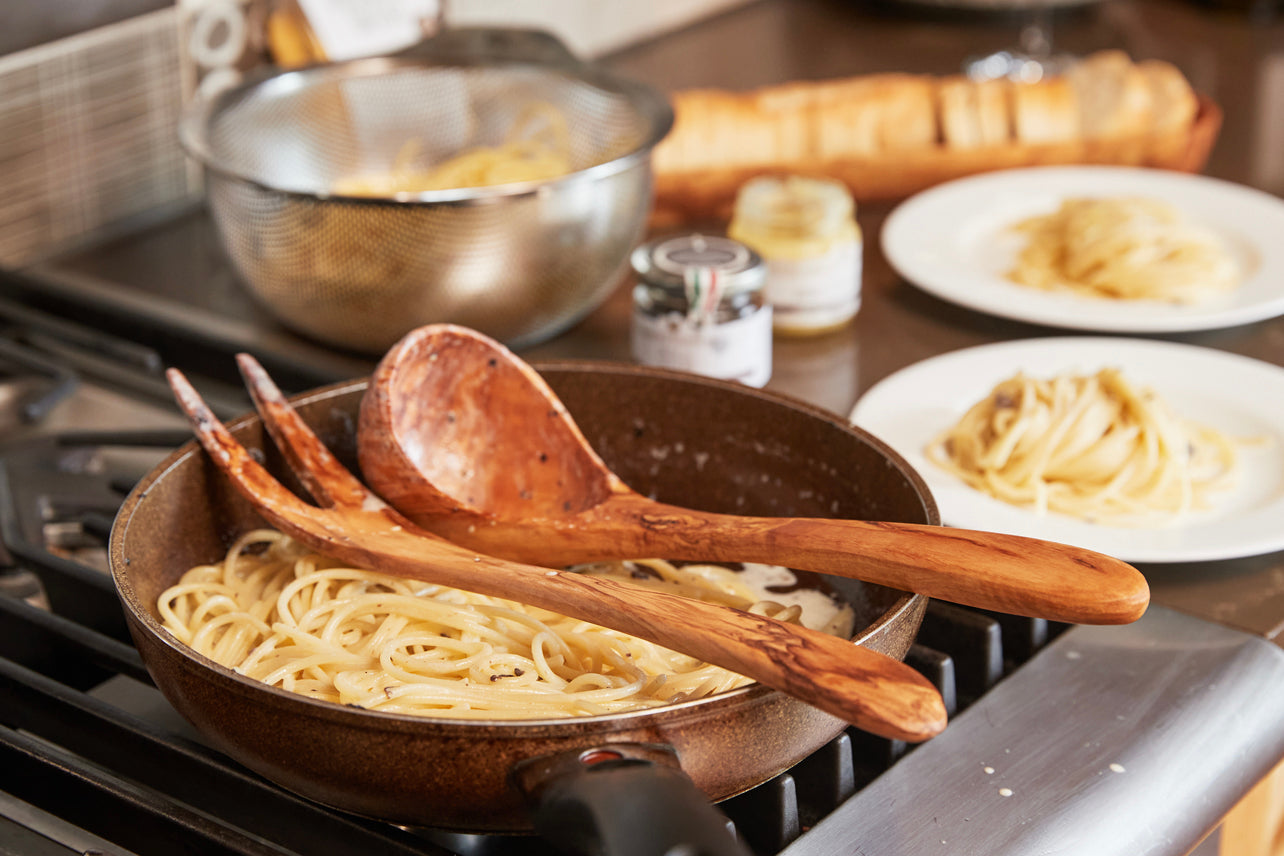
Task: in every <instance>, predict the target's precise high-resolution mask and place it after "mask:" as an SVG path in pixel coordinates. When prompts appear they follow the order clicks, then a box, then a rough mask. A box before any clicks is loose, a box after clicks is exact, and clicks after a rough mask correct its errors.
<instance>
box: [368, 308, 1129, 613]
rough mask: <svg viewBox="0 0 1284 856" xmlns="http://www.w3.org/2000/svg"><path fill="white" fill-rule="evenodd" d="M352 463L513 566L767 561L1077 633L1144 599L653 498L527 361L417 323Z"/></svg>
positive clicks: (994, 555) (1000, 557) (1016, 542)
mask: <svg viewBox="0 0 1284 856" xmlns="http://www.w3.org/2000/svg"><path fill="white" fill-rule="evenodd" d="M358 457H359V461H360V464H361V470H362V473H363V475H364V477H365V479H366V482H367V483H368V484H369V485H370V486H371V487H372V488H374V489H375V491H376V492H378V493H379V494H380V495H381V496H382V497H383V498H384V499H385V500H387V501H388V502H389V503H390V504H392V505H393V506H394V507H396V508H397V509H398V510H399V511H401V512H402V513H403V514H405V515H406V516H407V517H409V518H410V519H411V520H414V521H415V522H416V523H418V524H420V525H421V526H423V527H424V528H426V529H428V530H430V531H433V532H436V533H437V534H439V535H442V536H443V537H445V538H447V539H449V540H451V541H454V542H455V543H458V544H464V545H467V546H469V547H472V548H474V549H477V550H483V551H485V552H487V553H490V554H492V555H496V556H503V557H505V558H509V559H514V560H518V561H526V562H535V563H539V564H542V565H559V566H560V565H569V564H575V563H579V562H589V561H601V560H607V559H622V558H665V559H679V560H689V561H732V562H762V563H766V564H776V565H784V566H786V567H791V568H797V569H800V570H810V571H819V572H822V573H828V574H835V575H838V576H846V577H855V578H858V579H861V580H866V581H868V582H874V583H880V584H882V585H886V586H890V587H892V588H897V589H901V590H904V591H913V592H919V593H922V594H926V595H929V596H931V597H935V598H939V599H941V600H948V601H953V602H956V603H962V604H967V605H970V606H975V607H981V608H985V609H993V610H998V611H1002V612H1009V613H1015V614H1019V615H1029V616H1036V617H1042V618H1049V619H1053V620H1057V621H1067V622H1075V623H1084V624H1124V623H1128V622H1131V621H1134V620H1136V619H1137V618H1139V617H1140V616H1141V615H1142V614H1143V613H1144V612H1145V610H1146V606H1147V604H1148V603H1149V600H1150V592H1149V588H1148V586H1147V584H1146V579H1145V577H1143V576H1142V575H1141V573H1140V572H1138V571H1137V570H1136V569H1135V568H1133V567H1132V566H1131V565H1128V564H1126V563H1124V562H1122V561H1120V560H1118V559H1114V558H1111V557H1109V556H1105V555H1103V554H1101V553H1096V552H1093V551H1091V550H1085V549H1082V548H1078V547H1072V546H1069V545H1065V544H1058V543H1054V542H1050V541H1042V540H1038V539H1034V538H1025V537H1020V536H1014V535H1003V534H997V533H991V532H978V531H971V530H965V529H955V528H949V527H942V526H929V525H922V524H908V523H886V522H883V523H879V522H865V521H856V520H827V519H809V518H783V517H782V518H757V517H737V516H732V515H725V514H710V513H707V512H702V511H693V510H690V509H685V508H679V507H676V506H673V505H666V504H663V503H660V502H656V501H654V500H651V499H648V498H646V497H644V496H642V495H640V494H638V493H637V492H635V491H634V490H632V489H631V488H629V487H628V486H627V485H625V484H624V482H623V481H621V480H620V478H619V477H618V476H616V475H615V474H614V473H612V472H611V471H610V470H609V469H608V468H607V466H606V464H605V463H604V462H603V461H602V459H601V458H600V457H599V456H598V455H597V453H596V452H594V451H593V449H592V448H591V447H590V446H589V444H588V442H587V441H586V440H585V438H584V436H583V434H582V433H581V432H580V430H579V428H578V427H577V426H576V425H575V423H574V421H573V420H572V419H571V417H570V415H569V414H568V413H567V411H566V407H565V406H564V405H563V404H562V402H561V401H560V400H558V398H557V396H556V395H555V394H554V393H553V391H552V390H551V389H550V388H549V387H548V384H547V383H545V382H544V380H543V379H542V378H541V377H540V376H539V375H538V374H537V373H536V372H535V371H534V370H533V369H532V368H531V367H530V366H529V365H527V364H526V363H525V362H523V361H522V360H521V359H520V358H518V357H517V356H516V355H514V354H513V353H512V352H511V351H509V350H508V349H507V348H505V347H503V346H502V345H500V344H499V343H497V342H495V341H493V340H491V339H489V338H487V337H486V336H483V335H482V334H480V333H477V332H476V331H473V330H470V329H467V328H464V327H459V326H455V325H448V324H439V325H430V326H427V327H422V328H419V329H418V330H415V331H413V332H411V333H410V334H408V335H407V336H406V337H405V338H404V339H402V340H401V342H399V343H398V344H397V345H395V346H394V347H393V348H392V350H391V351H389V352H388V354H387V355H386V356H385V357H384V358H383V360H382V361H381V362H380V363H379V366H378V368H377V369H376V370H375V373H374V376H373V377H372V378H371V381H370V386H369V388H368V389H367V391H366V393H365V397H364V398H363V400H362V404H361V415H360V423H359V429H358Z"/></svg>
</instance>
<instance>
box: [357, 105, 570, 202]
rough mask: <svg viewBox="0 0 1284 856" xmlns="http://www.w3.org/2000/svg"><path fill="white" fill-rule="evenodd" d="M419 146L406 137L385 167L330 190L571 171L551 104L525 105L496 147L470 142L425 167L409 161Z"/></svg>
mask: <svg viewBox="0 0 1284 856" xmlns="http://www.w3.org/2000/svg"><path fill="white" fill-rule="evenodd" d="M420 148H421V145H420V141H419V140H413V139H412V140H408V141H407V142H406V143H405V144H404V145H402V147H401V150H400V151H399V152H398V153H397V157H396V159H395V160H394V162H393V165H392V168H391V169H389V170H387V171H383V172H374V173H364V174H360V175H352V176H347V177H344V178H341V179H339V180H338V181H336V182H335V185H334V191H335V192H336V193H339V194H342V195H345V196H392V195H394V194H397V193H424V192H426V191H430V190H449V189H452V188H457V187H486V186H490V185H495V184H509V183H513V182H522V181H543V180H546V179H550V178H557V177H559V176H563V175H566V174H567V173H569V172H570V171H571V157H570V141H569V137H568V135H567V129H566V119H565V117H563V116H562V114H561V112H559V111H558V110H557V109H556V108H555V107H553V106H552V105H551V104H543V103H539V104H533V105H531V107H530V108H528V109H527V110H526V111H525V112H524V113H522V115H521V116H519V117H518V119H517V121H516V122H515V123H514V124H513V127H512V128H511V129H510V130H509V133H508V137H507V139H506V140H505V141H504V142H503V143H502V144H500V145H498V146H476V147H474V148H471V149H467V150H466V151H463V152H461V153H460V154H458V155H456V156H454V157H452V158H449V159H448V160H445V161H442V162H441V163H439V164H436V165H434V166H431V167H428V168H423V167H419V166H416V165H415V162H416V161H417V160H418V158H419V150H420Z"/></svg>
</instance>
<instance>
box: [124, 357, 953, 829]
mask: <svg viewBox="0 0 1284 856" xmlns="http://www.w3.org/2000/svg"><path fill="white" fill-rule="evenodd" d="M536 369H537V370H539V371H540V372H541V374H543V375H544V377H545V378H546V379H547V380H548V382H549V384H550V385H551V386H552V387H553V389H554V391H555V392H556V393H557V394H558V395H559V396H560V397H561V398H562V400H563V401H564V402H565V404H566V406H567V407H568V409H569V410H570V412H571V414H572V415H573V417H574V418H575V420H576V422H577V423H578V424H579V425H580V426H581V428H582V429H583V431H584V434H585V436H586V437H587V438H588V440H589V441H590V442H591V443H592V444H593V445H594V447H595V448H596V449H597V451H598V452H599V454H601V456H602V457H603V458H604V460H605V461H606V463H607V465H608V466H610V467H611V468H612V469H613V470H615V471H616V472H617V473H619V474H620V476H621V477H622V478H623V479H624V480H625V482H626V483H627V484H629V485H631V486H632V487H634V488H635V489H637V490H639V491H640V492H642V493H644V494H646V495H652V496H655V497H657V498H658V499H661V500H666V501H670V502H675V501H678V502H682V503H684V504H686V505H690V506H693V507H697V508H705V509H708V510H710V511H724V512H739V513H748V514H763V515H799V516H804V515H805V516H817V517H819V516H834V517H852V518H869V519H880V520H894V521H903V522H911V523H932V524H936V523H939V518H938V514H937V509H936V505H935V503H934V501H933V500H932V498H931V495H930V493H929V492H928V489H927V486H926V485H925V483H924V482H923V481H922V479H921V478H920V477H919V476H918V475H917V474H916V473H915V472H914V471H913V470H912V469H911V468H910V467H909V466H908V464H906V463H905V462H904V461H903V460H902V459H901V458H900V457H898V456H897V455H896V454H895V453H894V452H893V451H891V450H890V448H888V447H887V446H885V445H884V444H883V443H882V442H880V441H879V440H877V439H876V438H874V437H872V436H870V435H868V434H866V433H864V432H862V431H861V430H860V429H857V428H853V427H851V426H849V425H848V424H846V423H845V422H844V421H842V420H841V419H839V418H837V417H835V416H833V415H831V414H829V413H827V412H825V411H822V410H819V409H816V408H813V407H811V406H809V405H806V404H803V403H801V402H797V401H793V400H791V399H788V398H785V397H782V396H779V395H775V394H772V393H768V392H764V391H761V390H751V389H749V388H746V387H742V386H739V385H736V384H732V383H727V382H723V381H716V380H710V379H706V378H698V377H695V376H690V375H685V374H680V373H676V372H669V371H665V370H661V369H653V368H644V367H639V366H625V365H613V364H608V363H585V362H559V363H543V364H537V365H536ZM364 390H365V381H364V380H361V381H352V382H348V383H343V384H337V385H334V386H330V387H326V388H323V389H320V390H317V391H314V392H311V393H307V394H304V395H301V396H297V397H295V398H294V399H292V401H293V403H294V406H295V407H296V409H298V411H299V412H300V413H301V415H302V416H303V417H304V419H305V420H306V421H307V422H308V423H309V424H311V425H312V427H313V428H314V430H316V431H317V433H318V435H319V436H320V437H321V439H322V440H323V441H324V442H325V443H326V444H327V445H328V446H329V447H330V448H331V449H332V450H333V451H334V452H335V453H336V454H337V455H338V456H339V458H340V460H342V461H343V462H344V463H345V464H346V465H348V466H349V467H352V468H353V470H354V472H355V471H356V466H355V457H356V456H355V430H356V424H357V420H356V416H357V410H358V407H359V404H360V399H361V395H362V393H363V392H364ZM229 428H230V429H231V430H232V431H233V433H234V434H235V435H236V436H237V437H238V439H240V441H241V442H242V443H244V444H245V445H246V446H247V447H248V448H250V449H252V450H254V449H259V450H262V453H263V458H264V461H265V463H266V465H267V466H268V468H269V469H270V470H271V471H272V472H273V473H274V474H276V475H277V476H278V477H279V478H281V479H282V481H283V482H284V483H286V484H287V485H294V486H296V488H297V482H295V481H294V480H293V479H292V477H290V476H289V473H288V467H287V466H286V465H285V464H284V461H283V459H282V458H281V457H280V456H279V455H278V454H277V452H276V449H275V448H274V447H273V446H272V445H271V442H270V440H268V439H267V437H266V433H265V432H264V431H263V430H262V426H261V424H260V422H259V420H258V418H257V416H254V415H249V416H245V417H242V418H241V419H238V420H236V421H234V422H232V423H231V424H230V425H229ZM261 525H262V522H261V520H260V519H259V518H258V516H257V515H256V514H255V512H254V511H253V509H252V508H250V506H249V505H248V504H247V503H246V502H245V501H244V500H243V499H242V498H241V497H240V496H239V495H238V494H237V493H236V492H235V490H234V489H233V488H232V487H231V486H230V485H229V484H228V483H227V482H226V481H225V480H224V479H223V477H222V476H221V474H220V473H219V472H218V471H217V470H216V469H215V467H214V466H213V465H212V464H211V463H210V462H209V461H208V460H207V459H206V457H205V455H204V453H203V452H202V451H201V450H200V449H199V447H198V446H197V445H196V444H195V443H194V442H193V443H189V444H187V445H185V446H183V447H182V448H180V449H178V450H177V451H176V452H175V453H174V454H172V455H171V456H170V457H169V458H168V459H167V460H166V461H165V462H163V463H162V464H161V465H160V466H158V467H157V468H156V469H155V470H154V471H153V472H152V473H150V474H149V475H148V476H147V477H146V478H144V479H143V481H142V482H140V483H139V485H138V486H137V487H136V488H135V489H134V491H133V492H132V493H131V494H130V496H129V497H128V499H127V500H126V501H125V503H124V505H123V506H122V508H121V510H120V513H119V515H118V516H117V519H116V523H115V526H114V527H113V529H112V533H111V539H110V544H109V554H110V561H111V569H112V574H113V576H114V578H115V581H116V586H117V589H118V591H119V594H120V597H121V600H122V603H123V605H124V607H125V612H126V618H127V621H128V623H129V627H130V631H131V633H132V635H133V638H134V641H135V643H136V645H137V647H138V650H139V653H140V654H141V655H142V658H143V660H144V662H145V663H146V665H147V667H148V669H149V671H150V672H151V674H152V676H153V678H154V680H155V682H156V685H157V686H158V687H159V688H160V689H161V691H162V692H163V693H164V694H165V696H166V697H167V698H168V699H169V701H170V702H171V703H172V704H173V706H174V707H175V708H176V709H177V710H178V711H179V712H180V713H181V714H183V715H184V716H185V717H186V718H187V719H188V720H190V721H191V722H192V724H193V725H194V726H195V727H196V728H197V729H198V730H199V731H200V732H202V733H203V734H204V735H205V736H206V737H207V738H208V739H209V740H210V741H211V743H212V744H213V745H214V746H215V747H217V748H218V749H220V750H221V751H223V752H225V753H226V754H227V755H229V756H231V757H233V758H235V759H236V760H238V761H240V762H241V763H243V764H244V765H245V766H247V767H249V768H251V769H253V770H255V771H257V772H258V773H260V774H262V775H263V776H265V777H266V778H268V779H270V780H272V781H274V782H276V783H277V784H279V785H281V786H283V787H285V788H287V789H289V790H291V791H294V792H296V793H299V794H301V795H303V796H306V797H309V798H311V799H313V800H315V801H317V802H320V803H324V804H326V805H329V806H332V807H335V808H339V809H342V810H344V811H348V812H352V813H356V814H360V815H365V816H368V817H373V818H378V819H381V820H385V821H390V822H393V823H398V824H403V825H410V826H424V827H432V828H437V829H443V830H454V831H461V832H522V831H528V830H530V829H532V828H536V827H538V828H539V829H540V830H541V831H543V830H545V829H546V828H549V827H555V828H563V829H570V828H573V827H575V826H576V825H578V826H584V825H586V824H587V820H586V818H587V817H588V815H594V816H598V815H605V820H604V822H608V823H609V822H611V821H612V818H613V817H617V818H625V817H627V818H633V822H635V823H636V822H637V818H639V817H644V816H645V815H644V814H643V806H644V805H650V804H673V803H676V804H680V805H689V804H690V803H693V802H694V803H698V804H700V805H701V806H703V807H704V809H702V810H705V811H707V813H709V814H713V812H712V810H711V809H709V808H708V803H707V802H706V801H705V800H704V799H689V798H687V797H685V796H683V795H682V794H683V793H684V792H683V791H682V790H681V789H682V788H690V787H691V784H692V783H693V784H694V787H695V788H696V789H698V791H699V793H700V794H702V795H703V797H706V798H707V799H708V800H713V801H718V800H722V799H725V798H728V797H731V796H734V795H736V794H738V793H741V792H743V791H745V790H748V789H750V788H752V787H754V786H756V785H758V784H760V783H762V782H765V781H767V780H768V779H770V778H772V777H773V776H775V775H777V774H778V773H780V772H782V771H784V770H786V769H788V768H790V767H791V766H793V765H794V764H796V763H797V762H798V761H800V760H802V759H803V758H805V757H806V756H807V755H809V754H811V753H812V752H814V751H815V750H817V749H818V748H820V747H821V746H822V745H824V744H825V743H826V742H828V741H829V740H831V739H832V738H833V737H835V736H836V735H837V734H838V733H840V732H841V731H842V730H843V729H844V728H845V727H846V725H845V723H843V722H841V721H840V720H837V719H835V718H833V717H831V716H830V715H828V714H825V713H822V712H820V711H819V710H816V709H815V708H812V707H811V706H809V705H807V704H805V703H803V702H800V701H797V700H795V699H791V698H788V697H786V696H784V695H782V694H780V693H778V692H775V691H773V690H769V689H767V688H765V687H762V686H760V685H756V684H755V685H750V686H747V687H742V688H740V689H738V690H734V691H731V692H727V693H723V694H721V695H718V696H714V697H711V698H706V699H700V700H695V701H688V702H684V703H678V704H673V705H668V706H665V707H661V708H658V709H652V710H644V711H637V712H630V713H623V714H612V715H603V716H585V717H577V718H572V719H560V720H524V721H481V722H476V721H470V722H463V721H456V720H449V719H427V718H422V717H413V716H405V715H398V714H388V713H379V712H373V711H367V710H362V709H358V708H353V707H345V706H340V705H335V704H329V703H325V702H320V701H317V700H313V699H309V698H306V697H304V696H301V695H296V694H294V693H290V692H286V691H284V690H280V689H276V688H273V687H268V686H266V685H264V684H261V683H259V682H257V681H253V680H250V679H248V678H245V677H242V676H240V675H237V674H235V673H234V672H232V671H231V670H230V669H226V668H224V667H222V666H220V665H218V664H216V663H214V662H213V661H212V660H209V659H207V658H205V657H203V656H201V655H199V654H197V653H195V652H194V651H192V650H191V649H189V648H187V647H186V646H185V645H183V644H181V643H179V642H178V641H177V640H175V639H174V638H172V637H171V636H170V635H169V634H168V633H167V632H166V631H165V630H164V629H162V627H161V624H160V621H159V618H158V613H157V609H156V600H157V598H158V597H159V595H160V593H161V592H162V591H163V590H164V589H165V588H167V587H168V586H169V585H171V584H173V583H174V582H175V581H176V580H177V578H178V577H179V576H180V575H181V574H182V573H183V572H184V571H186V570H187V569H188V568H189V567H191V566H193V565H195V564H198V563H202V562H209V561H214V560H217V559H219V558H221V557H222V556H223V555H224V554H225V552H226V550H227V547H228V545H229V544H230V543H231V542H232V540H234V539H235V537H236V536H237V535H238V534H240V533H242V532H244V531H246V530H247V529H250V528H254V527H257V526H261ZM826 582H827V584H828V585H829V586H831V587H832V588H833V589H834V590H836V591H837V592H838V593H840V594H841V596H842V597H844V598H845V599H846V600H847V601H848V602H849V603H851V605H852V606H853V607H854V609H855V610H856V614H857V621H856V626H857V627H858V628H859V630H858V631H857V633H856V635H855V637H854V640H855V641H857V642H859V643H860V644H862V645H865V646H868V647H870V648H873V649H876V650H878V651H881V652H883V653H885V654H888V655H890V656H892V657H896V658H898V659H901V658H903V657H904V656H905V653H906V651H907V650H908V648H909V646H910V643H911V642H912V641H913V639H914V636H915V634H916V633H917V631H918V627H919V623H920V621H921V620H922V616H923V612H924V609H925V608H926V605H927V599H926V598H924V597H922V596H920V595H914V594H908V593H904V592H898V591H895V590H892V589H888V588H884V587H881V586H875V585H870V584H863V583H861V582H858V581H855V580H845V579H839V578H826ZM675 788H676V789H678V790H676V791H675V790H674V789H675ZM675 794H677V796H675ZM652 798H654V800H655V801H656V802H655V803H651V802H648V801H649V800H651V799H652ZM617 799H618V800H621V801H623V802H624V804H623V805H616V804H615V803H614V802H613V801H614V800H617ZM670 807H672V806H670ZM625 808H626V809H627V810H625V811H620V810H619V809H625ZM657 810H658V809H657ZM664 810H665V811H667V810H668V809H664ZM568 812H569V813H570V815H572V816H574V817H575V818H577V821H576V822H573V823H570V824H567V823H563V822H562V821H563V820H564V819H565V817H567V813H568ZM697 813H698V812H697ZM665 817H666V819H665V820H664V821H663V823H658V822H657V823H651V824H649V826H650V828H652V829H654V828H655V827H656V826H657V825H658V826H666V827H672V826H673V824H675V823H677V821H675V820H674V818H672V817H669V816H668V815H665ZM643 826H644V827H645V826H647V824H643ZM613 834H615V835H617V836H619V837H621V838H623V839H624V840H625V842H626V843H627V842H628V841H631V840H632V839H633V837H634V835H633V833H632V832H631V831H630V832H627V833H618V832H616V833H613ZM602 835H603V840H605V838H606V837H608V836H607V834H606V833H603V834H602ZM597 843H598V844H600V843H601V842H600V841H599V842H597ZM574 846H578V845H573V846H572V849H574Z"/></svg>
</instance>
